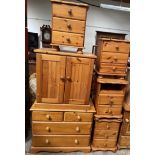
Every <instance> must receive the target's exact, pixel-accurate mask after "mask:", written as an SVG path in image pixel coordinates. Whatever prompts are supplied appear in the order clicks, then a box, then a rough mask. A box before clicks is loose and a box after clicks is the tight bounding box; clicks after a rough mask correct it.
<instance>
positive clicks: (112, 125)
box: [95, 121, 120, 132]
mask: <svg viewBox="0 0 155 155" xmlns="http://www.w3.org/2000/svg"><path fill="white" fill-rule="evenodd" d="M119 126H120V122H98V121H96V122H95V130H110V131H111V130H112V131H117V132H118V131H119Z"/></svg>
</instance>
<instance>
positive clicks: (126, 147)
mask: <svg viewBox="0 0 155 155" xmlns="http://www.w3.org/2000/svg"><path fill="white" fill-rule="evenodd" d="M118 149H130V146H125V145H124V146H123V145H119V144H118Z"/></svg>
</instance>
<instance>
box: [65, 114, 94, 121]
mask: <svg viewBox="0 0 155 155" xmlns="http://www.w3.org/2000/svg"><path fill="white" fill-rule="evenodd" d="M92 120H93V113H80V112H65V113H64V121H65V122H92Z"/></svg>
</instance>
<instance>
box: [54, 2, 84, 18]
mask: <svg viewBox="0 0 155 155" xmlns="http://www.w3.org/2000/svg"><path fill="white" fill-rule="evenodd" d="M52 11H53V12H52V14H53V17H64V18H69V19H79V20H86V14H87V7H84V6H74V5H71V4H70V5H68V4H59V3H53V5H52Z"/></svg>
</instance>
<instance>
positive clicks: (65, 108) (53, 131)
mask: <svg viewBox="0 0 155 155" xmlns="http://www.w3.org/2000/svg"><path fill="white" fill-rule="evenodd" d="M31 111H32V146H31V151H32V152H34V153H36V152H39V151H52V152H60V151H63V152H71V151H84V152H89V151H90V139H91V130H92V122H93V113H94V112H95V109H94V106H93V105H92V102H91V103H90V105H83V106H81V105H65V104H61V105H57V104H52V105H51V104H45V103H34V104H33V106H32V107H31Z"/></svg>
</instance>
